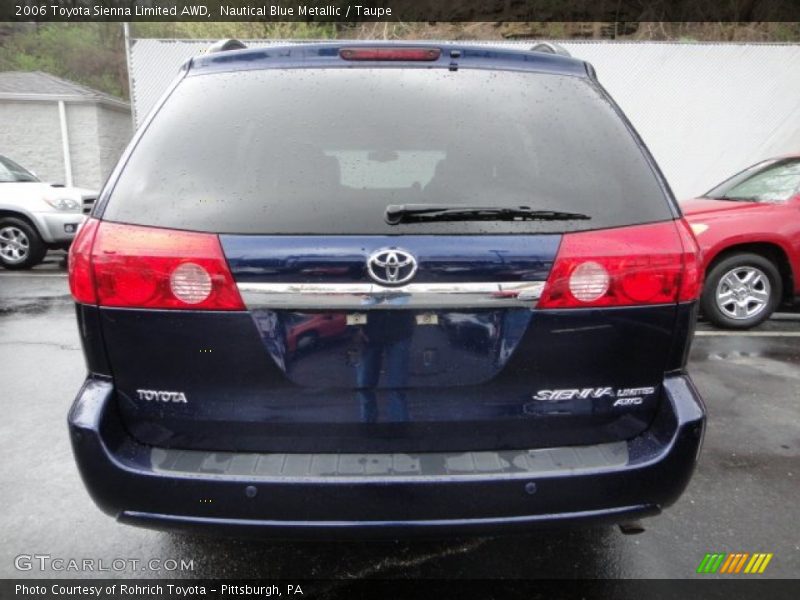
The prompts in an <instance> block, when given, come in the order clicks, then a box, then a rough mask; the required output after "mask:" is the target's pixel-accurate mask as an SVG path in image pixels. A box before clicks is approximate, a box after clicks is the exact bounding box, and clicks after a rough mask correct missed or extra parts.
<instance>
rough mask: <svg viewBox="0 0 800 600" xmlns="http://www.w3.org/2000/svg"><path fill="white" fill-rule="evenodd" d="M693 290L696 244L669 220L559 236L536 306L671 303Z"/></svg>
mask: <svg viewBox="0 0 800 600" xmlns="http://www.w3.org/2000/svg"><path fill="white" fill-rule="evenodd" d="M699 291H700V276H699V264H698V260H697V245H696V243H695V241H694V238H693V237H692V235H691V232H690V231H689V229H688V226H687V225H686V223H685V222H684V221H682V220H681V221H669V222H665V223H655V224H652V225H639V226H635V227H625V228H621V229H609V230H604V231H586V232H580V233H568V234H565V235H564V238H563V239H562V241H561V247H560V248H559V250H558V256H557V257H556V261H555V263H554V264H553V269H552V270H551V272H550V276H549V277H548V280H547V284H546V285H545V289H544V292H543V293H542V297H541V299H540V300H539V304H538V308H579V307H594V306H637V305H647V304H674V303H676V302H687V301H691V300H695V299H696V298H697V295H698V294H699Z"/></svg>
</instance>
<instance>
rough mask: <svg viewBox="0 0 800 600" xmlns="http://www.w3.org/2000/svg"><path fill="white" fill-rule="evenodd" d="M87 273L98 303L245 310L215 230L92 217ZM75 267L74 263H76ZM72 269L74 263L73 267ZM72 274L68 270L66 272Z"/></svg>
mask: <svg viewBox="0 0 800 600" xmlns="http://www.w3.org/2000/svg"><path fill="white" fill-rule="evenodd" d="M95 228H96V233H95V235H94V245H93V246H92V247H91V265H90V266H91V268H90V273H92V274H93V276H94V277H93V279H94V293H95V300H89V299H88V298H89V296H88V295H87V296H83V298H84V299H81V298H79V297H78V295H77V294H75V292H74V291H73V295H75V298H76V300H78V301H79V302H96V303H97V304H99V305H100V306H118V307H131V308H133V307H135V308H159V309H191V310H244V304H243V303H242V299H241V296H240V295H239V291H238V289H237V287H236V282H235V281H234V280H233V276H232V275H231V273H230V270H229V269H228V264H227V262H226V261H225V256H224V255H223V253H222V248H221V247H220V244H219V239H218V238H217V236H216V235H214V234H209V233H195V232H189V231H174V230H168V229H155V228H151V227H139V226H135V225H122V224H119V223H109V222H105V221H104V222H101V223H99V224H97V222H95ZM76 266H77V263H76ZM71 270H72V267H71ZM70 276H72V273H70Z"/></svg>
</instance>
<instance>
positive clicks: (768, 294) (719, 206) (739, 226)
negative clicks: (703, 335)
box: [681, 155, 800, 329]
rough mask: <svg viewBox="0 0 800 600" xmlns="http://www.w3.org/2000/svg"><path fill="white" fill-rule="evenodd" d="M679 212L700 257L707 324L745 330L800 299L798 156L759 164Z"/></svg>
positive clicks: (799, 169)
mask: <svg viewBox="0 0 800 600" xmlns="http://www.w3.org/2000/svg"><path fill="white" fill-rule="evenodd" d="M681 208H682V209H683V212H684V214H685V215H686V218H687V220H688V221H689V223H690V224H691V226H692V230H693V231H694V233H695V236H696V237H697V241H698V242H699V244H700V248H701V249H702V251H703V267H704V269H705V274H706V281H705V286H704V288H703V295H702V299H701V304H700V305H701V309H702V311H703V314H704V315H705V317H706V318H707V319H708V320H709V321H711V322H712V323H714V324H715V325H718V326H720V327H726V328H730V329H747V328H749V327H754V326H755V325H758V324H760V323H762V322H763V321H765V320H766V319H768V318H769V317H770V315H771V314H772V313H773V312H774V311H775V309H776V308H777V307H778V306H780V305H781V304H782V303H785V302H791V301H793V300H794V299H795V298H797V297H798V296H800V277H798V275H800V155H795V156H785V157H781V158H772V159H769V160H765V161H763V162H760V163H758V164H755V165H753V166H752V167H749V168H747V169H745V170H744V171H742V172H741V173H739V174H737V175H734V176H733V177H731V178H730V179H728V180H727V181H725V182H723V183H721V184H720V185H718V186H717V187H715V188H714V189H712V190H711V191H709V192H707V193H706V194H704V195H703V196H701V197H700V198H694V199H692V200H686V201H684V202H681Z"/></svg>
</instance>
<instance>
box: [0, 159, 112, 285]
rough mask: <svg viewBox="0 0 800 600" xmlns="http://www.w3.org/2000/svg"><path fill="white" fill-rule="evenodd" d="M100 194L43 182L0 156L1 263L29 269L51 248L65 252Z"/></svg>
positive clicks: (40, 260) (8, 267) (7, 267)
mask: <svg viewBox="0 0 800 600" xmlns="http://www.w3.org/2000/svg"><path fill="white" fill-rule="evenodd" d="M96 198H97V193H96V192H93V191H91V190H86V189H80V188H75V187H65V186H63V185H60V184H52V183H44V182H42V181H39V179H38V178H37V177H36V176H35V175H34V174H33V173H31V172H30V171H28V170H27V169H24V168H23V167H21V166H19V165H18V164H17V163H15V162H14V161H12V160H9V159H8V158H6V157H4V156H0V264H1V265H2V266H4V267H5V268H6V269H30V268H31V267H33V266H35V265H37V264H39V263H40V262H42V260H43V259H44V256H45V254H46V253H47V250H48V249H51V248H52V249H59V248H62V249H66V248H68V247H69V245H70V243H71V242H72V238H74V237H75V233H76V232H77V231H78V227H79V226H80V224H81V223H83V221H84V219H86V216H85V215H87V214H89V212H91V210H92V206H93V205H94V201H95V199H96Z"/></svg>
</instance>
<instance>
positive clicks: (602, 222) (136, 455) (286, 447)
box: [69, 43, 705, 536]
mask: <svg viewBox="0 0 800 600" xmlns="http://www.w3.org/2000/svg"><path fill="white" fill-rule="evenodd" d="M698 279H699V273H698V266H697V249H696V245H695V242H694V239H693V238H692V235H691V233H690V231H689V229H688V227H687V225H686V223H685V222H684V221H683V219H682V218H681V214H680V212H679V209H678V208H677V205H676V203H675V202H674V199H673V197H672V195H671V193H670V191H669V188H668V187H667V185H666V183H665V181H664V179H663V178H662V176H661V174H660V172H659V170H658V168H657V167H656V165H655V163H654V161H653V159H652V157H651V156H650V154H649V153H648V151H647V149H646V148H645V147H644V145H643V144H642V142H641V140H640V139H639V138H638V137H637V135H636V133H635V132H634V131H633V129H632V128H631V126H630V124H629V123H628V122H627V120H626V119H625V117H624V116H623V114H622V113H621V112H620V110H619V109H618V108H617V106H616V105H615V104H614V102H613V101H612V100H611V99H610V98H609V96H608V95H607V94H606V92H605V91H604V90H603V88H602V87H601V86H600V84H599V83H598V81H597V79H596V77H595V75H594V70H593V69H592V67H591V66H590V65H588V64H587V63H585V62H583V61H580V60H576V59H573V58H570V57H566V56H561V55H558V54H549V53H545V52H533V51H530V52H529V51H509V50H502V49H491V48H486V47H480V48H479V47H468V46H459V45H441V44H438V45H426V44H416V45H413V46H411V45H396V44H369V45H365V44H361V45H359V44H355V45H354V44H347V45H342V44H338V43H332V44H315V45H304V46H285V47H269V48H261V49H240V50H235V51H221V52H217V53H210V54H206V55H204V56H201V57H198V58H194V59H192V60H191V61H189V63H188V64H187V65H186V66H185V67H184V69H183V70H182V71H181V74H180V76H179V78H178V80H177V82H176V83H175V84H174V85H173V86H172V87H171V88H170V90H169V91H168V92H167V94H166V95H165V97H164V99H163V100H162V101H161V102H160V103H159V105H158V106H157V107H156V108H155V109H154V110H153V112H152V113H151V115H150V116H149V117H148V119H147V120H146V122H145V123H144V124H143V126H142V127H141V128H140V130H139V132H138V134H137V135H136V137H135V139H134V140H133V142H132V143H131V145H130V148H129V149H128V151H127V152H126V154H125V155H124V156H123V157H122V159H121V161H120V163H119V165H118V166H117V168H116V170H115V171H114V173H113V174H112V175H111V177H110V179H109V181H108V183H107V184H106V186H105V189H104V190H103V192H102V194H101V197H100V199H99V200H98V203H97V206H96V207H95V210H94V212H93V215H92V218H91V219H90V220H88V221H87V222H86V224H85V225H84V227H83V228H82V229H81V231H80V233H79V236H78V238H77V240H76V242H75V243H74V245H73V246H72V251H71V253H70V285H71V289H72V293H73V295H74V297H75V300H76V302H77V315H78V323H79V329H80V335H81V338H82V342H83V348H84V352H85V357H86V362H87V366H88V371H89V375H88V378H87V379H86V382H85V384H84V386H83V387H82V389H81V390H80V392H79V393H78V397H77V399H76V400H75V403H74V405H73V406H72V409H71V411H70V414H69V428H70V433H71V439H72V444H73V449H74V453H75V457H76V460H77V463H78V466H79V468H80V472H81V474H82V477H83V480H84V482H85V484H86V486H87V488H88V489H89V492H90V493H91V495H92V497H93V498H94V500H95V502H96V503H97V504H98V505H99V506H100V508H101V509H102V510H104V511H105V512H107V513H109V514H111V515H114V516H115V517H116V518H118V519H119V520H120V521H123V522H127V523H133V524H139V525H144V526H151V527H164V528H188V527H208V528H210V529H220V528H221V529H223V530H224V529H225V528H228V531H231V530H234V531H235V530H237V528H238V529H246V530H247V531H252V530H254V529H259V528H260V529H263V530H264V531H266V532H267V533H270V534H274V535H291V534H322V535H325V534H328V535H337V534H340V533H342V532H343V531H344V530H347V531H348V532H351V533H357V534H375V535H401V536H402V535H408V534H410V533H414V532H420V531H423V532H429V533H431V534H434V535H438V534H440V533H441V534H451V533H456V532H457V533H469V532H477V531H500V530H506V531H508V530H519V529H522V528H525V527H532V526H536V525H538V524H541V523H543V522H585V523H589V522H597V521H604V522H625V521H631V520H634V519H636V518H638V517H642V516H648V515H653V514H656V513H658V512H659V511H660V510H661V509H662V508H664V507H665V506H668V505H670V504H672V503H673V502H675V500H676V499H677V498H678V496H679V495H680V494H681V492H682V491H683V489H684V488H685V486H686V485H687V482H688V481H689V478H690V476H691V473H692V470H693V468H694V465H695V462H696V459H697V456H698V451H699V448H700V444H701V440H702V434H703V427H704V420H705V416H704V408H703V405H702V402H701V400H700V398H699V396H698V394H697V392H696V390H695V388H694V386H693V384H692V382H691V380H690V379H689V377H688V376H687V375H686V372H685V366H686V360H687V352H688V348H689V344H690V340H691V336H692V332H693V327H694V322H695V306H696V299H697V295H698V290H699V283H700V282H699V281H698Z"/></svg>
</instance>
